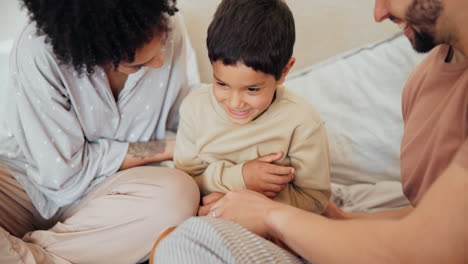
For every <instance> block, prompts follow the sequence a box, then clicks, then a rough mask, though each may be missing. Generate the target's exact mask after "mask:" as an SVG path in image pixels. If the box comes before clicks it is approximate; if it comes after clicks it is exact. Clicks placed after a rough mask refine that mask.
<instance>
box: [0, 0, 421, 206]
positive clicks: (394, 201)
mask: <svg viewBox="0 0 468 264" xmlns="http://www.w3.org/2000/svg"><path fill="white" fill-rule="evenodd" d="M178 2H179V6H180V9H181V11H182V13H183V15H184V18H185V21H186V24H187V34H188V36H189V38H190V39H191V40H192V44H193V48H190V51H189V55H190V56H191V57H192V60H191V61H192V62H193V64H192V66H191V68H190V71H191V74H192V75H194V78H200V77H201V80H202V81H203V82H209V81H210V76H211V72H210V65H209V62H208V60H207V58H206V51H205V49H204V38H205V36H206V33H205V32H206V27H207V25H208V23H209V20H210V19H211V14H212V13H213V12H214V9H215V7H216V5H217V3H219V1H215V0H213V1H203V2H200V1H188V0H185V1H178ZM195 2H197V3H195ZM287 2H288V4H290V6H291V9H292V11H293V13H294V15H295V16H296V25H297V34H298V37H297V44H296V50H295V54H294V55H295V57H296V58H297V59H298V63H297V65H296V66H295V68H294V71H293V72H292V73H291V74H290V76H289V77H288V79H287V81H286V86H287V87H289V88H290V89H292V90H295V91H296V92H298V93H300V94H302V95H303V96H304V97H305V98H306V99H307V100H308V101H309V102H310V103H311V104H312V105H313V106H314V107H315V109H316V110H317V111H318V113H319V114H320V115H321V117H322V119H323V120H324V121H325V122H326V126H327V130H328V133H329V138H330V150H331V159H332V168H331V171H332V191H333V195H332V199H333V200H334V201H335V202H336V203H337V204H338V205H339V206H341V207H342V208H343V209H344V210H346V211H364V212H366V211H375V210H381V209H387V208H396V207H401V206H404V205H406V204H408V201H407V200H406V198H405V197H404V195H403V194H402V190H401V183H400V171H399V148H400V140H401V135H402V130H403V122H402V117H401V92H402V88H403V86H404V83H405V80H406V79H407V77H408V76H409V74H410V73H411V70H412V69H413V68H414V67H415V66H416V65H417V64H418V63H419V62H420V60H421V59H422V57H423V56H422V55H419V54H416V53H415V52H414V51H413V50H412V49H411V46H410V44H409V42H408V40H407V39H406V38H405V37H404V36H403V35H401V34H398V33H396V31H397V28H396V27H394V26H392V25H388V24H384V25H376V24H374V23H373V21H372V5H373V1H371V0H360V1H351V2H352V3H351V2H350V1H345V0H339V1H338V0H337V1H333V2H330V1H327V0H317V1H314V2H311V1H309V0H295V1H292V0H291V1H287ZM0 5H1V8H0V10H2V11H0V12H1V13H2V16H0V17H1V19H3V20H8V21H0V22H2V23H0V24H1V25H2V26H1V31H0V32H1V36H0V107H4V106H5V105H6V103H7V101H6V100H7V98H5V96H4V94H3V90H4V89H3V87H5V85H6V82H7V76H8V53H9V50H10V48H11V45H12V40H13V38H14V36H15V34H16V32H17V31H18V30H19V29H20V28H21V26H22V25H23V24H24V23H26V16H25V14H24V11H20V10H19V8H18V6H17V2H16V1H9V2H5V3H3V2H2V3H1V4H0ZM6 14H8V15H6ZM207 14H208V15H207ZM363 14H366V15H365V16H363ZM330 17H333V20H330V19H329V18H330ZM9 25H15V26H9ZM351 25H353V26H351ZM195 60H197V61H195ZM5 131H6V130H5V129H4V128H2V127H0V133H5Z"/></svg>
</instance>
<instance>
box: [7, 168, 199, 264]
mask: <svg viewBox="0 0 468 264" xmlns="http://www.w3.org/2000/svg"><path fill="white" fill-rule="evenodd" d="M199 199H200V197H199V191H198V188H197V185H196V184H195V182H194V181H193V179H192V178H191V177H189V176H188V175H186V174H185V173H183V172H181V171H178V170H175V169H170V168H164V167H151V166H145V167H136V168H132V169H128V170H124V171H121V172H118V173H116V174H115V175H113V176H111V177H109V178H108V179H106V180H104V181H103V182H102V183H100V184H99V185H97V186H96V187H95V188H94V189H93V190H92V191H91V192H90V193H88V194H87V195H86V196H85V197H84V198H83V199H81V200H80V201H79V202H77V203H75V204H72V205H70V206H68V207H66V208H62V209H61V210H60V211H59V212H58V213H57V215H56V216H55V217H54V218H53V219H49V220H45V219H43V218H42V217H41V216H40V215H39V213H38V212H37V211H36V209H35V208H34V206H33V205H32V203H31V201H30V199H29V197H28V196H27V194H26V193H25V191H24V190H23V189H22V187H21V185H20V184H19V183H18V182H17V181H16V180H15V179H14V178H13V177H12V176H11V175H10V173H9V171H8V170H7V169H5V168H2V167H1V166H0V263H2V264H3V263H27V264H30V263H136V262H138V261H141V260H142V259H144V258H145V257H146V256H147V255H148V254H149V252H150V250H151V248H152V245H153V243H154V242H155V241H156V239H157V237H158V236H159V235H160V234H161V233H162V232H163V231H164V230H166V229H167V228H169V227H171V226H175V225H178V224H179V223H181V222H182V221H183V220H185V219H187V218H189V217H190V216H193V215H196V212H197V208H198V203H199Z"/></svg>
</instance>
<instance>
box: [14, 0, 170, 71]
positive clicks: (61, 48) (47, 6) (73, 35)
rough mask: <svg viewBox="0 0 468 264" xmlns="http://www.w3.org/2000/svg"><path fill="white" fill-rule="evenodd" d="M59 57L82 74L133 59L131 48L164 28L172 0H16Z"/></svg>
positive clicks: (164, 29)
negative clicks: (97, 67) (95, 68)
mask: <svg viewBox="0 0 468 264" xmlns="http://www.w3.org/2000/svg"><path fill="white" fill-rule="evenodd" d="M21 1H22V2H23V6H24V7H26V8H27V10H28V15H29V18H30V20H32V21H34V22H36V25H37V30H38V34H40V35H45V36H46V41H47V42H49V43H51V44H52V47H53V52H54V54H55V55H56V56H57V58H58V60H59V61H60V62H61V63H65V64H69V65H73V67H74V69H75V70H76V71H77V72H78V73H79V74H82V73H83V72H84V71H87V72H88V73H90V74H92V73H93V72H94V67H95V66H96V65H98V66H104V65H107V64H110V63H112V64H113V65H114V66H117V65H118V64H119V63H120V62H121V61H133V60H134V57H135V51H136V49H138V48H140V47H142V46H143V45H144V44H145V43H148V42H149V41H150V40H151V39H152V38H153V37H154V36H155V35H157V34H161V33H162V32H167V31H168V30H169V28H168V23H167V17H168V15H169V16H172V15H174V13H175V12H177V11H178V9H177V7H176V6H175V5H176V0H21Z"/></svg>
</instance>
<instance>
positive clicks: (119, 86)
mask: <svg viewBox="0 0 468 264" xmlns="http://www.w3.org/2000/svg"><path fill="white" fill-rule="evenodd" d="M22 4H23V5H24V7H26V8H27V10H28V14H29V17H30V21H31V23H30V24H29V25H27V26H26V27H25V28H24V30H23V31H22V32H21V34H20V35H19V37H18V38H17V40H16V41H15V44H14V47H13V49H12V53H11V59H10V75H11V76H10V82H9V85H8V87H7V94H8V100H9V102H8V105H7V106H6V107H5V108H6V110H5V112H0V128H1V129H0V132H1V133H0V245H1V246H0V263H83V262H85V263H135V262H138V261H140V260H143V259H144V258H145V257H146V256H147V255H148V254H149V252H150V249H151V247H152V243H153V242H154V241H155V239H156V238H157V237H158V236H159V234H160V233H161V232H162V231H163V230H165V229H167V228H168V227H169V226H174V225H177V224H178V223H180V222H181V221H183V220H184V219H186V218H188V217H190V216H192V215H194V214H196V211H197V208H198V202H199V191H198V189H197V186H196V184H195V183H194V181H193V180H192V179H191V178H190V177H189V176H187V175H186V174H184V173H183V172H180V171H177V170H175V169H171V168H165V167H158V166H143V165H146V164H150V163H155V162H160V161H164V160H170V159H172V155H173V149H174V144H175V142H174V140H169V139H166V131H168V130H169V131H170V130H172V131H175V130H176V129H177V124H178V108H179V105H180V102H181V100H182V99H183V98H184V96H185V95H186V94H187V93H188V92H189V90H190V86H191V84H192V83H194V82H196V80H190V78H189V75H188V74H187V71H188V66H187V50H188V49H189V48H190V47H189V46H188V45H189V44H188V42H187V40H186V39H185V38H184V30H185V29H184V27H183V24H182V22H181V18H180V17H178V16H177V15H175V13H176V12H177V8H176V7H175V0H173V1H171V0H99V1H95V0H60V1H57V0H23V1H22ZM4 131H6V133H3V132H4Z"/></svg>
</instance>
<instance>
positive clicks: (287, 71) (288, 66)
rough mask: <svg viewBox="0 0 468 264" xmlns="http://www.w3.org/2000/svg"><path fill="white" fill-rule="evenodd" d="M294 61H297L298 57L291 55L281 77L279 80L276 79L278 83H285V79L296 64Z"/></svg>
mask: <svg viewBox="0 0 468 264" xmlns="http://www.w3.org/2000/svg"><path fill="white" fill-rule="evenodd" d="M294 63H296V58H294V57H291V59H289V61H288V63H287V64H286V66H284V69H283V72H282V73H281V78H280V79H279V80H278V81H276V84H283V83H284V81H285V80H286V76H287V75H288V73H289V71H290V70H291V68H292V67H293V66H294Z"/></svg>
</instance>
